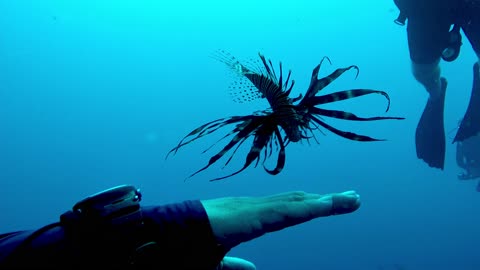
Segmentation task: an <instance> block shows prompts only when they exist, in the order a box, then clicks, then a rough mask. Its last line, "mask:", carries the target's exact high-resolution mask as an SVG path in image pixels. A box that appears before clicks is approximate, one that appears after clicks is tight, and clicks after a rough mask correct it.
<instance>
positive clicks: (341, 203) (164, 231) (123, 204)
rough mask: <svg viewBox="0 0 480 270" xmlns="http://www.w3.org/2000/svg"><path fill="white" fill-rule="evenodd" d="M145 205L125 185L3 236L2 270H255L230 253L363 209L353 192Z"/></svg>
mask: <svg viewBox="0 0 480 270" xmlns="http://www.w3.org/2000/svg"><path fill="white" fill-rule="evenodd" d="M140 200H141V193H140V191H139V190H137V189H136V188H134V187H133V186H128V185H122V186H118V187H115V188H112V189H108V190H106V191H103V192H100V193H97V194H94V195H92V196H90V197H87V198H86V199H84V200H82V201H80V202H78V203H77V204H75V206H74V207H73V209H72V210H70V211H67V212H65V213H64V214H62V215H61V216H60V221H59V222H55V223H52V224H49V225H47V226H44V227H43V228H40V229H38V230H36V231H17V232H10V233H6V234H3V235H0V269H60V268H62V269H77V268H84V267H86V268H84V269H90V268H94V269H102V268H106V269H124V268H133V269H153V268H158V269H201V270H203V269H207V270H208V269H212V270H213V269H216V270H222V269H223V270H234V269H235V270H242V269H243V270H251V269H255V265H254V264H253V263H251V262H248V261H246V260H243V259H240V258H235V257H228V256H225V255H226V254H227V252H228V251H229V250H230V249H232V248H233V247H235V246H237V245H239V244H241V243H243V242H247V241H250V240H252V239H255V238H258V237H260V236H262V235H264V234H266V233H269V232H274V231H279V230H282V229H284V228H287V227H290V226H295V225H298V224H300V223H304V222H307V221H309V220H312V219H315V218H318V217H326V216H330V215H339V214H347V213H351V212H354V211H355V210H357V209H358V208H359V207H360V197H359V195H358V194H357V193H356V192H354V191H347V192H342V193H332V194H325V195H319V194H310V193H304V192H289V193H282V194H277V195H273V196H267V197H257V198H255V197H238V198H235V197H228V198H217V199H210V200H188V201H184V202H180V203H174V204H168V205H162V206H148V207H147V206H140Z"/></svg>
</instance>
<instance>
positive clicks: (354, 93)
mask: <svg viewBox="0 0 480 270" xmlns="http://www.w3.org/2000/svg"><path fill="white" fill-rule="evenodd" d="M370 94H379V95H382V96H384V97H385V98H386V99H387V108H386V109H385V111H386V112H388V110H389V109H390V97H389V96H388V94H387V93H386V92H384V91H380V90H372V89H351V90H343V91H338V92H335V93H331V94H327V95H323V96H314V97H309V98H305V99H303V100H302V102H303V104H304V105H305V106H316V105H321V104H326V103H332V102H337V101H342V100H346V99H351V98H356V97H361V96H365V95H370Z"/></svg>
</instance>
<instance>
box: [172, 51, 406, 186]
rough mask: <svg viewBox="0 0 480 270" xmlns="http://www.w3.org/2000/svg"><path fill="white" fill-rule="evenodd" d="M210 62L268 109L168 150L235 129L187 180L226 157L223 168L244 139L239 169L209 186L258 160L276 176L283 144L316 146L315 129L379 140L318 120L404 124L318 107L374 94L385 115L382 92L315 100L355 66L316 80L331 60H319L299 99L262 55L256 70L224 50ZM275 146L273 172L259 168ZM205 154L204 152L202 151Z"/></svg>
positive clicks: (199, 131)
mask: <svg viewBox="0 0 480 270" xmlns="http://www.w3.org/2000/svg"><path fill="white" fill-rule="evenodd" d="M214 58H216V59H217V60H219V61H220V62H223V63H225V64H226V65H227V66H228V67H229V68H230V69H231V70H233V71H234V72H235V73H236V74H237V75H239V76H240V77H241V78H244V79H247V81H248V82H250V84H251V85H250V86H245V87H246V88H245V89H243V91H244V92H245V91H253V92H252V93H251V94H252V95H250V97H251V96H253V97H256V98H264V99H266V100H267V101H268V103H269V105H270V108H269V109H267V110H263V111H260V112H257V113H254V114H252V115H246V116H232V117H227V118H221V119H217V120H214V121H211V122H208V123H207V124H204V125H202V126H200V127H198V128H196V129H194V130H193V131H191V132H190V133H189V134H187V135H186V136H185V137H184V138H183V139H182V140H181V141H180V143H179V144H178V145H177V146H176V147H174V148H173V149H172V150H170V152H169V153H168V154H167V156H168V155H169V154H171V153H173V154H175V153H176V152H177V151H178V150H179V149H180V148H182V147H184V146H185V145H187V144H189V143H191V142H193V141H195V140H197V139H200V138H202V137H204V136H206V135H209V134H212V133H214V132H216V131H218V130H219V129H221V128H223V127H226V126H229V125H232V124H234V125H235V127H234V129H232V130H231V131H230V132H228V133H227V134H226V135H225V136H223V137H222V138H221V140H223V139H226V138H229V137H230V138H231V139H230V141H229V142H228V143H227V144H226V145H225V146H224V147H223V148H222V149H221V150H220V151H219V152H217V153H216V154H215V155H213V156H212V157H211V158H210V160H209V162H208V164H206V165H205V166H204V167H202V168H201V169H199V170H197V171H196V172H195V173H193V174H191V175H190V176H189V177H192V176H194V175H196V174H197V173H199V172H201V171H204V170H206V169H207V168H209V167H210V166H211V165H213V164H215V163H216V162H217V161H218V160H220V159H222V158H223V157H224V156H225V155H226V154H227V153H230V157H229V158H228V159H227V161H226V163H225V165H224V166H227V165H228V164H229V162H230V161H231V159H232V158H233V156H234V155H235V154H236V151H237V150H238V148H240V146H241V145H242V144H243V143H245V142H246V141H247V139H249V138H252V139H253V140H252V142H251V146H250V150H249V151H248V153H247V155H246V157H245V162H244V165H243V166H242V167H241V168H240V169H238V170H236V171H235V172H233V173H231V174H228V175H225V176H222V177H218V178H215V179H212V180H211V181H216V180H221V179H225V178H228V177H231V176H234V175H236V174H238V173H240V172H242V171H244V170H245V169H246V168H248V167H249V166H251V165H252V164H254V166H256V165H257V164H258V163H259V161H260V160H263V161H262V163H263V167H264V169H265V171H266V172H267V173H269V174H271V175H276V174H278V173H280V172H281V171H282V169H283V168H284V166H285V162H286V150H285V149H286V145H288V143H289V142H300V141H303V140H307V141H308V142H310V139H312V138H313V139H315V141H317V139H316V137H315V135H314V131H316V130H318V129H319V128H320V127H322V128H324V129H326V130H328V131H330V132H332V133H334V134H336V135H338V136H340V137H343V138H346V139H349V140H354V141H362V142H368V141H381V140H382V139H376V138H372V137H369V136H365V135H360V134H356V133H353V132H349V131H343V130H339V129H337V128H335V127H333V126H331V125H329V124H327V123H326V122H325V121H324V120H323V117H328V118H336V119H341V120H348V121H377V120H387V119H390V120H392V119H395V120H400V119H404V118H403V117H389V116H377V117H360V116H357V115H355V114H353V113H350V112H345V111H340V110H332V109H324V108H320V107H318V106H320V105H323V104H327V103H334V102H337V101H342V100H346V99H352V98H356V97H360V96H365V95H370V94H379V95H382V96H383V97H385V98H386V99H387V109H386V111H388V109H389V107H390V98H389V96H388V94H387V93H386V92H384V91H381V90H372V89H352V90H342V91H337V92H334V93H330V94H325V95H318V93H319V92H320V91H321V90H323V89H325V88H326V87H327V86H328V85H329V84H330V83H331V82H333V81H334V80H336V79H337V78H339V77H340V76H341V75H342V74H343V73H345V72H346V71H348V70H350V69H355V70H356V71H357V75H356V76H358V72H359V69H358V67H357V66H355V65H351V66H349V67H346V68H338V69H336V70H335V71H333V72H332V73H331V74H330V75H328V76H325V77H323V78H319V72H320V67H321V65H322V63H323V61H324V60H328V61H329V62H330V59H328V58H327V57H324V58H323V59H322V60H321V61H320V64H319V65H317V66H316V67H315V68H314V69H313V71H312V75H311V80H310V85H309V87H308V89H307V91H306V92H305V96H302V95H299V96H298V97H295V98H291V97H289V95H290V92H291V90H292V88H293V86H294V84H295V81H294V80H293V79H291V71H290V70H289V71H288V74H287V76H284V75H283V67H282V63H281V62H280V63H279V66H278V71H275V68H274V66H273V63H272V61H270V60H267V59H266V58H265V57H264V56H263V55H262V54H259V58H260V62H259V64H258V65H257V66H247V65H243V64H242V63H240V61H238V60H237V59H236V58H235V57H233V56H232V55H230V54H229V53H227V52H224V51H219V52H218V53H217V54H216V55H215V56H214ZM317 142H318V141H317ZM214 145H215V144H214ZM212 146H213V145H212ZM212 146H211V147H212ZM274 146H277V151H278V154H277V157H276V159H277V162H276V165H275V167H274V168H273V169H268V168H267V166H266V165H265V164H264V163H265V161H266V160H268V159H269V158H270V157H271V155H272V153H273V152H274V149H273V148H274ZM211 147H209V148H208V149H207V150H209V149H210V148H211ZM207 150H205V152H206V151H207ZM262 155H263V158H262Z"/></svg>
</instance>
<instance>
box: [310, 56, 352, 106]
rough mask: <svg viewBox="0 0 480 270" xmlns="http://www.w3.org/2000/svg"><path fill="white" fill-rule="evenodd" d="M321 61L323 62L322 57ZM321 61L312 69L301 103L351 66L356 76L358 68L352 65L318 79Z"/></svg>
mask: <svg viewBox="0 0 480 270" xmlns="http://www.w3.org/2000/svg"><path fill="white" fill-rule="evenodd" d="M322 62H323V59H322ZM322 62H320V64H319V65H318V66H316V67H315V68H314V69H313V71H312V78H311V80H310V85H309V86H308V89H307V92H306V93H305V98H304V99H303V100H302V101H301V104H303V103H304V102H306V100H308V99H309V98H312V97H314V96H315V95H316V94H317V93H318V91H320V90H322V89H323V88H325V87H327V86H328V85H329V84H330V83H331V82H333V81H334V80H336V79H337V78H338V77H340V75H342V74H343V73H345V72H346V71H348V70H350V69H352V68H353V69H355V70H357V74H356V75H355V78H357V77H358V73H359V69H358V67H357V66H355V65H352V66H349V67H346V68H339V69H336V70H335V71H334V72H332V73H331V74H330V75H328V76H326V77H323V78H321V79H318V73H319V71H320V66H321V64H322Z"/></svg>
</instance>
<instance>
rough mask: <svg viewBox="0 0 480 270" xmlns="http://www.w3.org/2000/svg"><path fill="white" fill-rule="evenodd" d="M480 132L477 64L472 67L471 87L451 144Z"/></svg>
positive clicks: (479, 91) (479, 78)
mask: <svg viewBox="0 0 480 270" xmlns="http://www.w3.org/2000/svg"><path fill="white" fill-rule="evenodd" d="M479 132H480V75H479V66H478V63H475V65H473V86H472V93H471V96H470V102H469V103H468V107H467V111H466V112H465V116H464V117H463V119H462V122H461V123H460V127H459V128H458V131H457V134H456V135H455V138H454V139H453V142H461V141H464V140H466V139H468V138H470V137H472V136H475V135H476V134H478V133H479Z"/></svg>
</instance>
